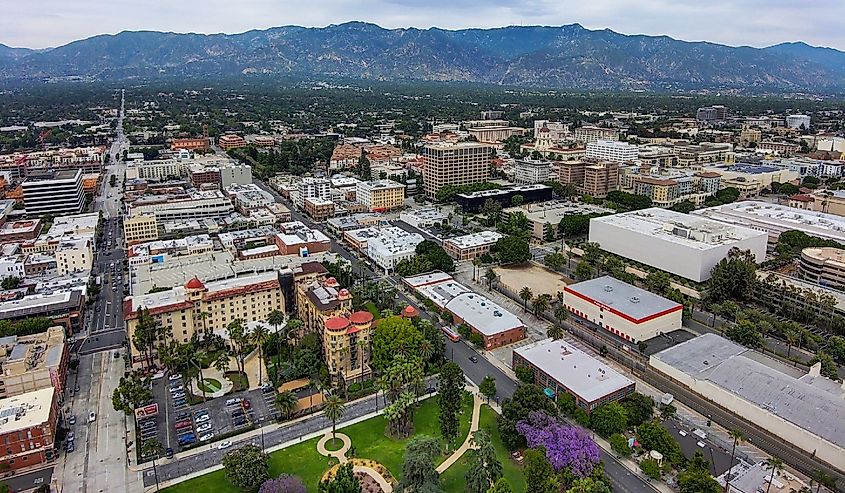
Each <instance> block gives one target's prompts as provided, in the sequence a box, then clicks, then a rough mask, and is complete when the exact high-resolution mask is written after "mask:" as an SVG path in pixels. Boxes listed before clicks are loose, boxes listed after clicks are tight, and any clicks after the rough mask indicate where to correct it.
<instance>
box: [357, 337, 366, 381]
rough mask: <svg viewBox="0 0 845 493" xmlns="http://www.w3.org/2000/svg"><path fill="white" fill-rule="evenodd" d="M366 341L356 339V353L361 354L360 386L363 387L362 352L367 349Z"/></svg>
mask: <svg viewBox="0 0 845 493" xmlns="http://www.w3.org/2000/svg"><path fill="white" fill-rule="evenodd" d="M367 345H368V344H367V341H366V340H364V339H358V354H360V355H361V388H362V389H363V388H364V352H365V351H366V350H367Z"/></svg>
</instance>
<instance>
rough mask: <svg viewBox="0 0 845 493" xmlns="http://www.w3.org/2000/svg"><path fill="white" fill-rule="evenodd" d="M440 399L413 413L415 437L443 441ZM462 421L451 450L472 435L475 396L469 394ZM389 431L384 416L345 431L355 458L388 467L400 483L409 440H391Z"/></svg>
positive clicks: (433, 398) (428, 400) (349, 427)
mask: <svg viewBox="0 0 845 493" xmlns="http://www.w3.org/2000/svg"><path fill="white" fill-rule="evenodd" d="M438 407H439V406H438V405H437V397H432V398H430V399H426V400H424V401H422V402H421V403H420V405H419V407H418V408H417V411H416V412H415V413H414V433H413V435H412V436H415V435H429V436H434V437H438V438H439V437H440V425H439V424H438V420H437V412H438ZM461 410H462V414H461V421H460V427H459V429H458V439H456V440H455V442H456V443H457V445H453V446H452V447H451V448H450V450H455V449H456V448H457V447H458V446H460V444H461V443H463V441H464V439H465V438H466V436H467V433H469V425H470V420H471V418H472V396H471V395H470V394H466V396H465V397H464V401H463V402H462V404H461ZM386 429H387V420H386V419H384V417H383V416H376V417H375V418H372V419H369V420H367V421H363V422H361V423H357V424H354V425H352V426H347V427H345V428H343V430H342V431H343V433H345V434H346V435H348V436H349V438H350V439H352V447H353V448H354V449H355V457H360V458H362V459H372V460H375V461H378V462H380V463H381V464H382V465H384V466H385V467H387V469H388V470H389V471H390V473H391V474H393V477H395V478H396V479H399V478H400V477H401V476H402V462H403V457H404V455H405V446H406V445H407V444H408V440H409V439H410V438H408V439H396V438H390V437H388V436H387V435H386V434H385V430H386ZM445 458H446V455H445V454H444V455H443V456H441V457H440V458H438V459H437V461H436V462H437V463H438V464H439V463H440V462H443V460H444V459H445Z"/></svg>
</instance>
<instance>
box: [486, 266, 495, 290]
mask: <svg viewBox="0 0 845 493" xmlns="http://www.w3.org/2000/svg"><path fill="white" fill-rule="evenodd" d="M484 279H486V280H487V291H490V290H491V289H493V281H495V280H496V273H495V272H493V269H487V271H486V272H485V273H484Z"/></svg>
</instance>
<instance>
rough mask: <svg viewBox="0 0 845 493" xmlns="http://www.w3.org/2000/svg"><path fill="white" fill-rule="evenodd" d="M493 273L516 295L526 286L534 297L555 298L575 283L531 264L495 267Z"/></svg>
mask: <svg viewBox="0 0 845 493" xmlns="http://www.w3.org/2000/svg"><path fill="white" fill-rule="evenodd" d="M493 272H495V273H496V275H497V276H499V279H500V280H501V283H502V284H504V285H505V286H507V287H508V289H510V290H511V291H513V292H515V293H518V292H519V290H520V289H522V288H523V286H528V287H529V288H531V291H532V292H533V294H534V296H537V295H538V294H542V293H548V294H550V295H552V296H555V295H556V294H557V292H558V291H563V288H565V287H566V286H567V285H569V284H573V283H574V282H575V281H573V280H572V279H569V278H568V277H566V276H563V275H561V274H558V273H556V272H552V271H550V270H547V269H544V268H543V267H540V266H538V265H534V264H531V263H528V264H523V265H516V266H508V267H495V268H493Z"/></svg>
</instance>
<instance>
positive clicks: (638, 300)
mask: <svg viewBox="0 0 845 493" xmlns="http://www.w3.org/2000/svg"><path fill="white" fill-rule="evenodd" d="M639 302H640V298H639V296H631V303H639Z"/></svg>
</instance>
